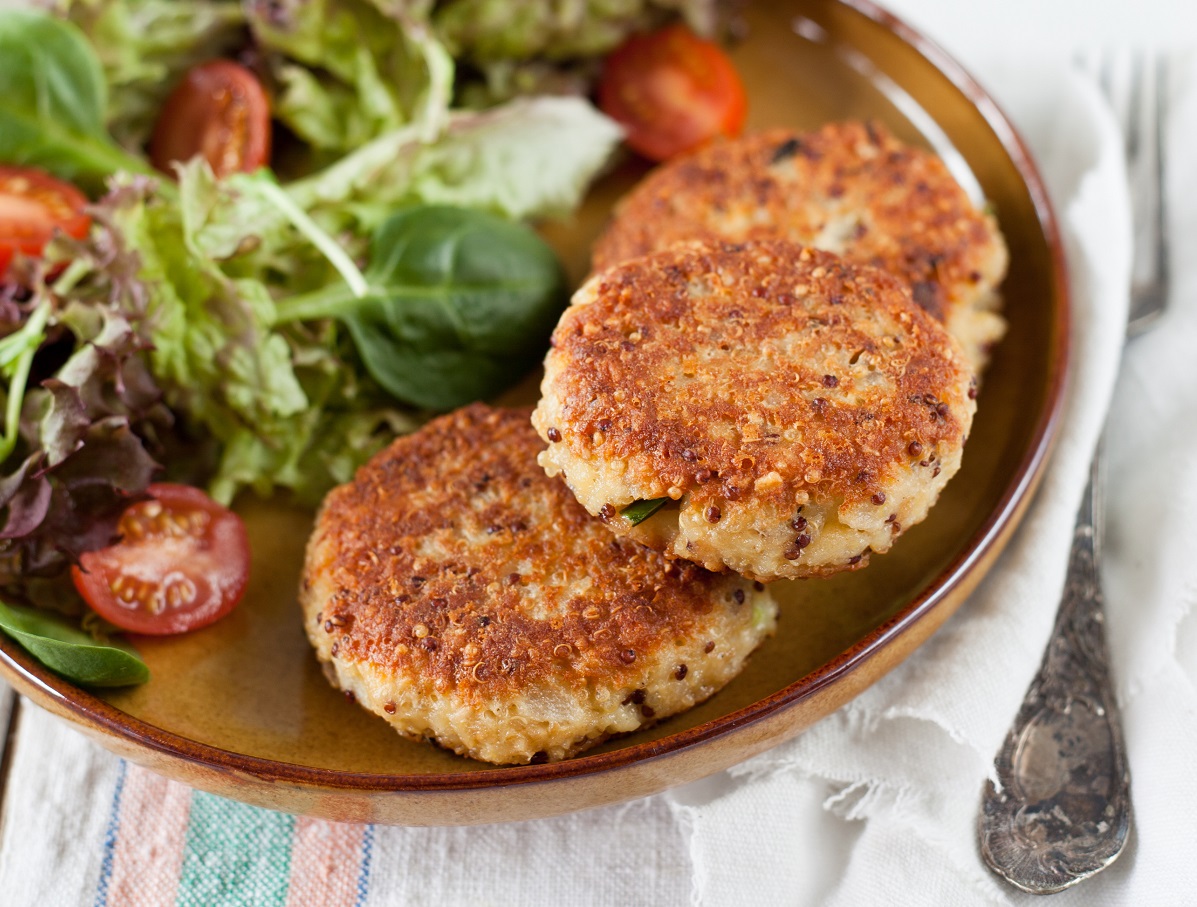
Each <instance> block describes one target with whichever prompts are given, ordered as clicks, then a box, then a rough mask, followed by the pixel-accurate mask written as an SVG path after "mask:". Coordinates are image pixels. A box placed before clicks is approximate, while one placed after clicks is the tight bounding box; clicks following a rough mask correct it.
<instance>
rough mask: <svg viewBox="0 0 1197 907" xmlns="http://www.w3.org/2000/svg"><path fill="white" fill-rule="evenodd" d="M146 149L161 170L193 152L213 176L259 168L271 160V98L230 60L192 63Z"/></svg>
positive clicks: (258, 83) (165, 170) (247, 71)
mask: <svg viewBox="0 0 1197 907" xmlns="http://www.w3.org/2000/svg"><path fill="white" fill-rule="evenodd" d="M149 151H150V161H151V162H152V163H153V165H154V166H155V167H157V168H158V169H159V170H161V171H163V172H170V168H171V165H172V164H174V163H176V162H182V161H188V160H190V159H191V158H193V157H195V156H196V155H197V154H198V155H202V156H203V158H204V159H205V160H206V161H207V162H208V163H209V164H210V165H211V167H212V171H213V172H214V173H215V174H216V175H217V176H228V175H229V174H230V173H238V172H242V173H249V172H251V171H254V170H257V169H258V168H259V167H261V166H263V165H264V164H265V163H266V162H267V161H269V159H270V102H269V101H268V100H267V99H266V92H265V90H264V89H263V88H262V83H261V82H259V81H258V78H257V76H255V75H254V74H253V73H252V72H250V71H249V70H248V69H246V68H245V67H244V66H241V65H239V64H237V63H234V62H232V61H231V60H212V61H210V62H208V63H202V64H200V65H199V66H196V67H194V68H193V69H191V70H190V71H188V73H187V75H185V76H184V77H183V81H182V82H180V83H179V84H178V86H177V87H176V88H175V90H174V91H173V92H171V95H170V97H169V98H168V99H167V101H166V105H165V106H164V107H163V108H162V113H161V114H159V116H158V120H157V122H156V123H155V124H154V133H153V135H152V136H151V137H150V148H149Z"/></svg>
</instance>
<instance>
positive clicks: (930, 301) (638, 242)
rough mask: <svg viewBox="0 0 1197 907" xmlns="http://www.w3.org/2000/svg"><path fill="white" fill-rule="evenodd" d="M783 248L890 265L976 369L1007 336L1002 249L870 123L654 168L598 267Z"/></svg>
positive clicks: (775, 136)
mask: <svg viewBox="0 0 1197 907" xmlns="http://www.w3.org/2000/svg"><path fill="white" fill-rule="evenodd" d="M716 238H719V239H726V240H731V241H733V242H742V241H744V240H748V239H788V240H791V241H793V242H797V243H800V244H802V245H808V246H814V247H815V248H818V249H825V250H827V251H829V252H835V253H837V254H839V255H842V256H843V257H844V258H846V259H848V260H849V261H852V262H854V263H857V264H867V265H873V266H874V267H880V268H883V269H885V270H887V271H889V272H891V273H892V274H895V275H897V276H898V277H900V278H902V279H903V280H905V281H906V282H907V283H908V284H909V285H910V287H911V288H912V292H913V295H914V299H915V301H916V302H918V303H919V305H921V306H922V307H923V308H924V309H926V310H927V311H928V312H930V313H931V314H932V315H933V316H934V317H935V318H937V319H938V320H939V321H941V322H943V323H944V324H946V325H947V326H948V330H949V331H951V332H952V333H953V334H954V335H955V336H956V338H957V339H958V340H959V341H960V343H961V346H962V347H963V349H964V351H965V354H966V355H967V356H968V358H969V361H970V362H972V363H973V366H974V367H975V368H977V369H978V370H979V369H980V368H981V367H982V366H983V365H984V363H985V360H986V359H987V350H988V349H989V347H990V346H992V345H993V344H994V343H995V342H996V341H997V340H999V339H1000V338H1001V336H1002V334H1003V333H1004V330H1005V326H1004V322H1003V321H1002V319H1001V317H1000V316H999V315H998V314H997V311H996V310H997V308H998V307H999V305H1000V299H999V297H998V296H997V293H996V291H995V288H996V287H997V285H998V284H999V283H1000V282H1001V280H1002V278H1003V276H1004V275H1005V271H1006V262H1007V255H1006V246H1005V243H1004V242H1003V240H1002V236H1001V233H1000V232H999V231H998V228H997V224H996V222H995V221H994V219H993V218H992V217H991V216H990V215H989V214H987V213H984V212H981V211H978V210H977V209H976V208H975V207H974V206H973V204H972V202H970V201H969V199H968V197H967V195H965V193H964V191H963V190H962V189H961V188H960V186H959V185H958V184H957V183H956V181H955V180H954V179H953V178H952V175H951V174H950V173H949V172H948V170H947V168H946V167H945V166H944V164H943V162H942V161H941V160H940V159H939V158H937V157H936V156H934V155H932V154H929V153H928V152H926V151H922V150H920V149H918V148H911V147H909V146H907V145H904V144H902V143H901V142H899V141H897V139H895V138H894V137H893V136H892V135H890V134H889V133H888V132H887V131H886V130H885V129H884V128H882V127H881V126H879V125H877V124H873V123H869V124H864V123H857V122H848V123H834V124H830V125H828V126H824V127H823V128H822V129H820V130H818V131H817V132H811V133H805V134H804V133H798V132H794V131H791V130H786V129H774V130H771V131H768V132H763V133H759V134H757V135H751V136H747V137H745V138H742V139H739V140H736V141H729V142H719V143H716V144H712V145H709V146H707V147H705V148H702V149H700V150H699V151H697V152H695V153H693V154H690V155H687V156H685V157H682V158H678V159H676V160H673V161H670V162H669V163H667V164H665V165H663V166H661V167H658V168H657V169H656V170H654V171H653V172H652V173H650V174H649V175H648V177H646V178H645V179H644V181H643V182H641V183H640V185H639V186H637V187H636V188H635V189H634V190H633V191H632V192H631V193H629V194H628V195H627V196H626V197H625V198H624V199H623V201H622V202H621V203H620V205H619V206H618V208H617V209H616V215H615V218H614V220H613V221H612V223H611V224H610V226H609V227H608V229H607V231H606V233H605V234H604V235H603V236H602V237H601V238H600V239H599V241H598V243H597V245H596V246H595V249H594V262H593V264H594V270H595V271H596V272H597V271H601V270H603V269H604V268H607V267H610V266H611V265H613V264H617V263H618V262H621V261H626V260H627V259H629V258H635V257H636V256H639V255H644V254H645V253H647V252H651V251H653V250H655V249H662V248H665V247H667V246H669V245H671V244H672V243H674V242H677V241H679V240H689V239H716Z"/></svg>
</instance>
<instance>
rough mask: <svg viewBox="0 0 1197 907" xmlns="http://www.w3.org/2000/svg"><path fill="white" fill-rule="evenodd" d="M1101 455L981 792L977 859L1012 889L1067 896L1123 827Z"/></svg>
mask: <svg viewBox="0 0 1197 907" xmlns="http://www.w3.org/2000/svg"><path fill="white" fill-rule="evenodd" d="M1100 459H1101V456H1100V453H1099V454H1098V456H1097V457H1095V458H1094V461H1093V467H1092V469H1091V471H1090V476H1089V486H1088V488H1087V489H1086V490H1085V498H1084V503H1083V504H1082V506H1081V510H1080V513H1079V514H1078V516H1077V524H1076V530H1075V533H1074V535H1073V541H1072V553H1071V556H1070V558H1069V563H1068V576H1067V581H1066V584H1065V591H1064V596H1063V600H1062V601H1061V603H1060V610H1059V612H1058V613H1057V615H1056V626H1055V631H1054V633H1053V636H1052V641H1051V644H1050V645H1049V646H1048V649H1047V651H1046V652H1045V653H1044V657H1043V663H1042V664H1041V665H1040V668H1039V672H1038V674H1036V675H1035V679H1034V680H1033V681H1032V682H1031V687H1030V689H1029V691H1028V693H1027V698H1026V699H1025V700H1024V701H1023V705H1022V708H1021V709H1020V710H1019V713H1018V717H1017V718H1016V719H1015V722H1014V726H1013V727H1012V728H1011V730H1010V733H1009V734H1008V735H1007V736H1006V740H1005V742H1004V743H1003V745H1002V748H1001V750H1000V751H999V752H998V755H997V759H996V760H995V762H994V768H995V770H996V772H997V776H998V781H999V783H1000V785H1001V789H1000V790H998V789H997V788H995V786H994V784H993V782H992V781H990V782H988V783H987V784H986V789H985V795H984V802H983V810H982V813H981V818H980V823H981V835H980V839H981V851H982V855H983V856H984V858H985V860H986V862H988V863H989V864H990V866H992V867H993V868H994V869H995V870H996V871H997V872H998V873H1000V874H1001V875H1002V876H1003V877H1004V878H1006V879H1007V880H1008V881H1009V882H1011V884H1013V885H1015V886H1017V887H1018V888H1021V889H1022V890H1023V891H1029V892H1032V893H1035V894H1049V893H1051V892H1054V891H1060V890H1061V889H1063V888H1067V887H1068V886H1069V885H1072V884H1074V883H1076V882H1079V881H1080V880H1081V879H1084V878H1087V877H1088V876H1090V875H1092V874H1093V873H1095V872H1097V871H1099V870H1101V869H1102V868H1104V867H1105V866H1107V865H1108V864H1110V863H1111V862H1113V861H1114V859H1115V858H1116V857H1117V856H1118V854H1119V853H1121V851H1122V848H1123V846H1124V845H1125V844H1126V840H1127V836H1128V833H1129V831H1130V825H1131V803H1130V772H1129V770H1128V768H1127V763H1126V750H1125V747H1124V746H1123V741H1122V725H1121V720H1120V718H1119V715H1118V706H1117V703H1116V702H1115V699H1114V691H1113V687H1112V685H1111V683H1110V673H1109V664H1108V662H1109V656H1108V654H1107V649H1106V640H1105V621H1104V617H1103V614H1102V595H1101V584H1100V581H1099V579H1098V573H1097V563H1096V561H1097V554H1098V551H1099V549H1100V538H1099V533H1098V527H1097V526H1096V525H1095V522H1096V521H1095V520H1094V514H1095V513H1100V506H1099V502H1097V501H1096V500H1095V499H1096V497H1097V492H1098V489H1100V487H1101V482H1100V479H1099V476H1098V473H1099V471H1100V464H1099V460H1100Z"/></svg>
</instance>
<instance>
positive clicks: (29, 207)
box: [0, 166, 91, 275]
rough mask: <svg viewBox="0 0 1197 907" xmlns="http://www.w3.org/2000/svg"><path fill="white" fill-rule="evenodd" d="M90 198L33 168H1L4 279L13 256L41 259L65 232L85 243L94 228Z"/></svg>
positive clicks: (1, 269) (1, 270)
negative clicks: (55, 237)
mask: <svg viewBox="0 0 1197 907" xmlns="http://www.w3.org/2000/svg"><path fill="white" fill-rule="evenodd" d="M86 205H87V197H86V196H85V195H84V194H83V193H82V192H80V191H79V190H78V189H76V188H75V187H74V186H72V185H70V184H69V183H64V182H62V181H61V180H57V179H55V178H54V177H52V176H50V174H48V173H45V172H43V171H41V170H36V169H34V168H32V167H3V166H0V275H2V274H3V273H4V271H5V270H7V268H8V265H9V263H10V262H11V261H12V258H13V256H14V255H15V254H16V253H17V252H20V253H22V254H24V255H30V256H40V255H41V254H42V252H44V251H45V248H46V243H48V242H49V241H50V239H51V237H52V236H53V235H54V231H55V230H61V231H62V232H63V233H65V234H67V235H68V236H72V237H74V238H75V239H82V238H83V237H85V236H86V235H87V231H88V230H89V229H90V227H91V218H90V217H88V215H87V214H85V213H84V207H85V206H86Z"/></svg>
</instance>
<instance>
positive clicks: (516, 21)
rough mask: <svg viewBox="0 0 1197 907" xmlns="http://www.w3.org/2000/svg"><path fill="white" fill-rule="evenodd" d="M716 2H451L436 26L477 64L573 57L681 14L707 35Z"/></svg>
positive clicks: (438, 12) (440, 9)
mask: <svg viewBox="0 0 1197 907" xmlns="http://www.w3.org/2000/svg"><path fill="white" fill-rule="evenodd" d="M715 6H716V2H715V0H580V2H571V3H510V2H507V0H448V2H447V3H441V4H438V5H437V7H436V9H435V11H434V12H433V26H434V29H435V30H436V33H437V34H438V35H439V36H440V37H441V39H442V40H443V41H444V42H445V44H446V46H447V47H448V48H449V51H450V53H452V54H453V56H454V57H459V58H464V59H466V60H468V61H470V62H472V63H475V64H480V65H487V64H493V63H496V62H499V61H528V60H532V59H535V58H541V59H547V60H574V59H577V58H580V57H594V56H600V55H602V54H605V53H607V52H608V51H610V50H613V49H614V48H615V47H616V46H617V45H618V44H619V43H620V42H621V41H623V40H624V39H625V38H627V37H628V36H629V35H631V34H633V33H635V32H640V31H646V30H648V29H650V28H653V27H654V26H656V25H660V24H661V23H662V22H663V21H665V20H666V19H667V18H669V17H670V16H671V15H676V14H678V13H680V14H681V15H682V16H683V17H685V19H686V20H687V21H688V22H689V24H690V26H691V27H692V28H694V29H695V30H696V31H699V32H702V33H708V32H710V31H711V30H712V28H713V27H714V21H715Z"/></svg>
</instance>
